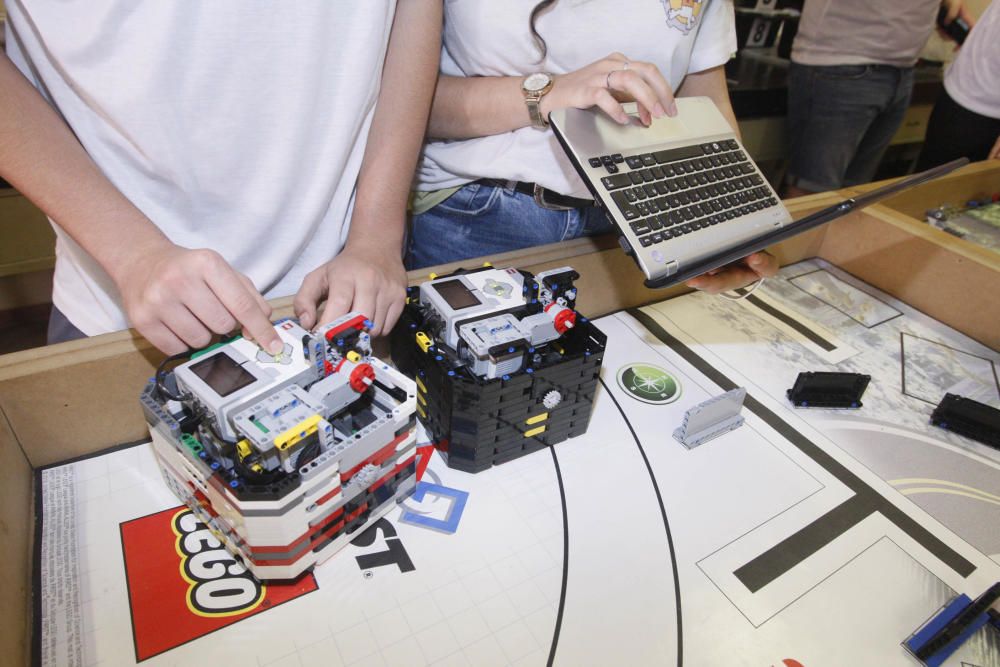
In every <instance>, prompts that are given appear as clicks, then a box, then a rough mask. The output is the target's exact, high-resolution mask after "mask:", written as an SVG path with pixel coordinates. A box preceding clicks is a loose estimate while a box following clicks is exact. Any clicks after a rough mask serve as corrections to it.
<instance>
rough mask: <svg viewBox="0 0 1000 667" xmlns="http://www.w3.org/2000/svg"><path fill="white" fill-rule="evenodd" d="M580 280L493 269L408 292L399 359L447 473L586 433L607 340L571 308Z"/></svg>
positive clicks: (397, 332)
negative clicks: (442, 288) (411, 380)
mask: <svg viewBox="0 0 1000 667" xmlns="http://www.w3.org/2000/svg"><path fill="white" fill-rule="evenodd" d="M578 277H579V276H578V274H577V273H576V272H575V271H573V270H572V269H570V268H568V267H565V268H562V269H556V270H553V271H546V272H544V273H539V274H538V275H537V276H533V275H532V274H530V273H527V272H524V271H516V270H514V269H504V270H502V271H501V270H497V269H493V268H492V267H489V266H487V267H485V268H483V269H478V270H473V271H464V270H459V271H457V272H455V273H453V274H451V275H449V276H440V277H437V276H432V279H431V280H430V281H429V282H427V283H424V284H423V285H421V286H420V287H419V288H410V290H409V293H408V299H407V305H406V307H405V308H404V310H403V314H402V316H401V318H400V321H399V324H398V325H397V326H396V328H395V329H394V330H393V332H392V337H391V353H392V359H393V361H394V362H395V364H396V366H397V367H398V368H399V369H400V370H401V371H402V372H403V373H405V374H407V375H410V376H411V377H414V378H415V379H416V384H417V415H418V417H419V419H420V421H421V422H422V423H423V425H424V427H425V428H426V430H427V433H428V435H429V436H430V438H431V439H432V440H433V441H434V443H435V446H436V447H437V449H438V450H439V451H440V453H441V454H442V457H443V458H444V460H445V461H446V462H447V464H448V466H449V467H451V468H454V469H457V470H463V471H466V472H473V473H475V472H481V471H483V470H487V469H489V468H490V467H492V466H493V465H498V464H501V463H505V462H507V461H512V460H514V459H516V458H519V457H521V456H524V455H526V454H530V453H532V452H536V451H538V450H541V449H544V448H545V447H546V446H550V445H554V444H556V443H558V442H562V441H563V440H566V439H567V438H570V437H573V436H577V435H581V434H583V433H585V432H586V430H587V426H588V423H589V421H590V413H591V406H592V404H593V400H594V391H595V388H596V385H597V379H598V376H599V374H600V370H601V361H602V359H603V357H604V349H605V345H606V343H607V337H606V336H605V335H604V334H603V333H602V332H601V331H600V330H599V329H598V328H597V327H596V326H594V325H593V323H591V322H590V321H589V320H587V318H585V317H583V316H581V315H579V313H576V311H575V310H574V307H575V300H576V289H575V288H574V287H573V281H574V280H575V279H576V278H578ZM458 278H461V280H460V281H458V280H457V279H458ZM453 279H454V280H455V281H456V282H459V283H460V284H452V280H453ZM440 283H445V284H446V289H445V293H444V294H441V293H440V292H438V293H437V294H435V289H434V286H435V285H437V284H440ZM460 288H462V289H467V290H468V294H466V293H464V292H462V293H461V294H459V292H461V289H460ZM459 296H461V297H462V299H461V300H457V299H458V297H459ZM449 298H450V299H451V300H450V301H449ZM470 303H474V304H475V305H474V306H469V305H468V304H470Z"/></svg>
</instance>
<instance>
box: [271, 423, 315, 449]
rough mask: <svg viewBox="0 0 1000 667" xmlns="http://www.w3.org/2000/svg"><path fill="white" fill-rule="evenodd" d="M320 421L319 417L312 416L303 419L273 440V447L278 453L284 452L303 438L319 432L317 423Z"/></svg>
mask: <svg viewBox="0 0 1000 667" xmlns="http://www.w3.org/2000/svg"><path fill="white" fill-rule="evenodd" d="M321 419H322V417H320V416H319V415H313V416H312V417H308V418H306V419H303V420H302V421H301V422H299V423H298V424H296V425H295V426H293V427H292V428H290V429H288V430H287V431H285V432H284V433H282V434H281V435H279V436H277V437H276V438H275V439H274V446H275V447H277V448H278V451H281V452H283V451H285V450H286V449H288V448H289V447H291V446H292V445H294V444H296V443H298V442H299V441H300V440H302V439H303V438H305V437H308V436H310V435H312V434H313V433H315V432H316V431H318V430H319V422H320V420H321Z"/></svg>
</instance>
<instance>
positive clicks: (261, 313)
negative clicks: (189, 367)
mask: <svg viewBox="0 0 1000 667" xmlns="http://www.w3.org/2000/svg"><path fill="white" fill-rule="evenodd" d="M116 281H117V283H118V289H119V291H120V292H121V295H122V301H123V303H124V305H125V312H126V313H127V315H128V319H129V321H130V322H131V323H132V326H133V327H135V328H136V329H138V330H139V333H141V334H142V335H143V336H145V337H146V340H148V341H149V342H150V343H152V344H153V345H155V346H156V347H157V348H159V349H160V350H161V351H162V352H164V353H166V354H168V355H172V354H179V353H181V352H184V351H185V350H187V349H188V348H189V347H190V348H200V347H205V346H206V345H208V344H209V343H210V342H211V340H212V335H213V334H225V333H229V332H230V331H233V330H234V329H235V328H236V327H237V326H240V327H242V329H243V334H244V335H245V336H246V337H247V338H250V339H252V340H256V341H257V342H258V343H259V344H260V345H261V347H263V348H264V349H266V350H267V351H268V352H270V353H272V354H277V353H278V352H280V351H281V349H282V343H281V340H280V338H279V337H278V334H277V332H276V331H275V330H274V325H272V324H271V319H270V318H271V306H270V305H268V303H267V301H266V300H264V297H262V296H261V295H260V292H258V291H257V288H255V287H254V285H253V283H252V282H250V279H249V278H247V277H246V276H245V275H243V274H242V273H239V272H238V271H236V270H235V269H233V268H232V267H231V266H229V264H228V263H227V262H226V260H224V259H223V258H222V256H221V255H220V254H219V253H217V252H215V251H213V250H204V249H201V250H190V249H188V248H182V247H180V246H177V245H174V244H173V243H170V242H169V241H164V242H163V243H162V244H159V245H158V246H157V247H156V248H155V250H150V251H148V252H139V253H136V255H135V257H134V259H133V260H132V261H130V262H129V263H127V264H126V265H124V266H123V267H122V270H121V271H120V272H116Z"/></svg>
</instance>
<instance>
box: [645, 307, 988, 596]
mask: <svg viewBox="0 0 1000 667" xmlns="http://www.w3.org/2000/svg"><path fill="white" fill-rule="evenodd" d="M627 312H628V314H629V315H631V316H632V317H634V318H635V319H636V320H638V321H639V323H641V324H642V325H643V326H644V327H645V328H646V329H647V330H648V331H649V333H650V334H652V335H653V336H655V337H656V338H658V339H659V340H660V342H662V343H663V344H664V345H666V346H667V347H669V348H670V349H671V350H673V351H674V352H675V353H676V354H678V355H679V356H680V357H681V358H683V359H684V360H685V361H687V362H688V363H689V364H691V365H692V366H694V367H695V368H696V369H697V370H698V371H699V372H700V373H701V374H702V375H704V376H705V377H707V378H708V379H709V380H711V381H712V382H714V383H715V384H716V385H718V386H719V388H721V389H722V390H723V391H729V390H731V389H735V388H736V383H735V382H733V381H732V380H730V379H729V378H728V377H726V375H725V374H723V373H722V372H720V371H719V370H717V369H716V368H715V367H714V366H712V365H711V364H710V363H709V362H708V361H706V360H705V359H703V358H701V357H700V356H698V354H697V353H695V352H694V350H692V349H691V348H689V347H688V346H687V345H685V344H684V343H682V342H681V341H680V340H679V339H677V338H675V337H674V336H672V335H671V334H669V333H668V332H667V331H666V329H664V328H663V327H662V326H660V324H659V323H658V322H656V320H654V319H653V318H652V317H650V316H649V315H647V314H646V313H644V312H643V311H641V310H639V309H638V308H630V309H629V310H628V311H627ZM744 406H745V407H746V408H747V409H748V410H750V411H751V412H753V413H754V414H755V415H757V416H758V417H759V418H760V419H761V420H762V421H764V422H765V423H766V424H767V425H768V426H770V427H771V428H773V429H774V430H775V431H777V432H778V433H779V434H780V435H781V436H782V437H783V438H785V439H786V440H787V441H788V442H789V443H791V445H792V446H794V447H795V448H797V449H798V450H799V451H801V452H802V453H803V454H805V455H806V456H808V457H809V458H810V459H812V460H813V461H814V462H815V463H816V464H817V465H819V466H820V467H821V468H823V469H824V470H826V471H827V472H828V473H829V474H830V475H832V476H833V477H835V478H836V479H837V480H839V481H840V482H841V483H842V484H844V485H845V486H846V487H847V488H849V489H851V490H852V491H854V493H855V494H856V495H855V497H853V498H850V499H848V500H846V501H845V502H844V503H843V504H842V505H841V506H839V507H837V508H834V509H833V510H831V511H830V512H827V513H826V514H825V515H823V516H821V517H819V518H818V519H816V521H813V522H812V523H810V524H809V525H807V526H805V527H803V528H802V529H800V530H799V531H798V532H796V533H794V534H793V535H790V536H789V537H787V538H786V539H784V540H782V541H781V542H780V543H779V544H778V545H776V546H775V547H774V548H772V549H769V550H767V551H765V552H764V553H762V554H760V555H759V556H757V557H756V558H754V559H753V560H751V561H750V562H749V563H746V564H745V565H743V566H741V567H740V568H738V569H737V570H736V571H735V572H734V573H733V574H734V575H735V576H736V577H737V578H738V579H739V580H740V581H741V582H742V583H743V585H745V586H746V587H747V589H748V590H750V591H751V592H756V591H758V590H760V589H761V588H763V587H764V586H766V585H767V584H769V583H771V582H772V581H774V580H775V579H777V578H778V577H780V576H781V575H783V574H785V573H786V572H788V571H789V570H790V569H791V568H792V567H794V566H795V565H797V564H798V563H799V562H801V561H802V560H804V559H805V558H807V557H808V556H810V555H812V554H813V553H815V552H816V551H818V550H819V549H820V548H822V547H823V546H824V545H825V544H827V543H829V542H830V541H832V540H833V539H834V538H836V537H837V536H839V535H841V534H843V533H844V532H845V531H846V530H848V529H849V528H851V527H852V526H854V525H856V524H857V523H858V522H859V521H861V520H862V519H864V518H865V517H866V516H868V515H870V514H872V513H874V512H879V513H880V514H882V515H883V516H884V517H885V518H886V519H888V520H889V521H891V522H892V523H894V524H895V525H896V526H897V527H898V528H900V529H901V530H902V531H903V532H905V533H906V534H907V535H909V536H910V537H911V538H912V539H913V540H915V541H916V542H917V543H918V544H920V545H921V546H922V547H924V548H925V549H927V550H928V551H929V552H931V553H932V554H933V555H934V556H935V557H937V558H938V559H939V560H941V561H942V562H943V563H944V564H945V565H947V566H948V567H950V568H951V569H953V570H954V571H955V572H956V573H957V574H958V575H959V576H961V577H963V578H964V577H968V576H969V575H970V574H972V572H974V571H975V569H976V566H975V565H974V564H973V563H971V562H970V561H968V560H967V559H966V558H964V557H963V556H962V555H961V554H959V553H958V552H956V551H955V550H954V549H952V548H951V547H949V546H948V545H947V544H945V543H944V542H942V541H941V539H940V538H938V537H937V536H936V535H934V534H933V533H931V532H930V531H929V530H927V529H926V528H924V527H923V526H921V525H920V524H918V523H917V522H916V521H915V520H914V519H913V518H912V517H910V515H908V514H906V513H905V512H903V511H902V510H901V509H899V508H898V507H897V506H896V505H894V504H892V503H891V502H889V501H888V500H887V499H886V498H885V497H883V496H882V495H881V494H879V493H878V491H876V490H875V489H873V488H872V487H871V486H869V485H868V484H867V483H866V482H865V481H864V480H862V479H861V478H860V477H858V476H857V475H855V474H854V473H853V472H851V471H850V470H848V469H847V467H846V466H844V465H843V464H842V463H840V462H839V461H837V460H836V459H835V458H833V457H832V456H830V454H829V453H827V452H826V451H825V450H823V449H822V448H821V447H819V445H817V444H816V443H814V442H812V441H811V440H809V439H808V438H807V437H805V436H804V435H802V434H801V433H800V432H799V431H798V430H796V429H795V428H793V427H792V426H791V425H790V424H789V423H788V422H786V421H785V420H784V419H782V418H781V417H779V416H778V415H777V414H775V413H774V412H772V411H771V410H770V409H768V408H767V407H765V406H764V405H763V404H762V403H761V402H760V401H758V400H757V399H755V398H754V397H753V396H750V395H749V394H748V395H747V397H746V400H745V401H744Z"/></svg>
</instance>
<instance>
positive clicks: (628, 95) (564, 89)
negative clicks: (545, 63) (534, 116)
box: [539, 53, 677, 127]
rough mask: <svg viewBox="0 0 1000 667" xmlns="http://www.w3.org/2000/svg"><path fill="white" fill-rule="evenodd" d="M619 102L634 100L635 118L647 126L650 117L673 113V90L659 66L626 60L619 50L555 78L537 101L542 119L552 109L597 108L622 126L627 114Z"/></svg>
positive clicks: (627, 117)
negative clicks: (550, 87) (635, 107)
mask: <svg viewBox="0 0 1000 667" xmlns="http://www.w3.org/2000/svg"><path fill="white" fill-rule="evenodd" d="M622 102H635V103H636V106H637V115H638V116H639V120H640V121H642V124H643V125H645V126H647V127H649V125H650V123H652V119H653V118H662V117H664V116H676V115H677V105H676V104H675V103H674V93H673V91H672V90H671V89H670V84H669V83H667V80H666V79H665V78H664V77H663V74H661V73H660V70H659V68H657V66H656V65H654V64H652V63H647V62H641V61H630V60H629V59H628V58H627V57H626V56H624V55H622V54H621V53H612V54H610V55H608V56H606V57H604V58H601V59H600V60H597V61H594V62H592V63H591V64H589V65H587V66H586V67H582V68H580V69H578V70H576V71H574V72H569V73H568V74H561V75H559V76H557V77H555V79H554V81H553V84H552V90H551V91H549V93H548V94H547V95H545V96H544V97H543V98H542V99H541V102H540V103H539V104H540V108H541V112H542V117H543V118H548V115H549V113H550V112H552V111H554V110H556V109H566V108H574V109H589V108H591V107H598V108H600V109H601V110H602V111H603V112H604V113H606V114H607V115H608V116H609V117H611V118H612V119H614V120H615V121H617V122H618V123H621V124H623V125H625V124H627V123H628V122H629V115H628V113H626V112H625V110H624V109H623V108H622Z"/></svg>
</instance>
